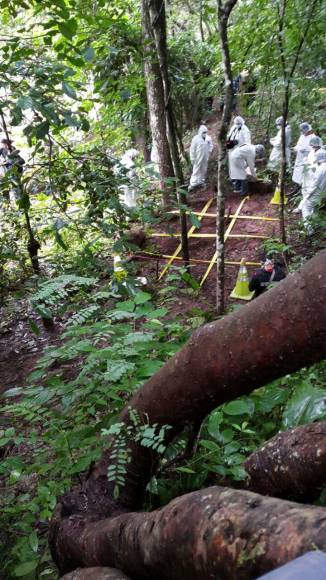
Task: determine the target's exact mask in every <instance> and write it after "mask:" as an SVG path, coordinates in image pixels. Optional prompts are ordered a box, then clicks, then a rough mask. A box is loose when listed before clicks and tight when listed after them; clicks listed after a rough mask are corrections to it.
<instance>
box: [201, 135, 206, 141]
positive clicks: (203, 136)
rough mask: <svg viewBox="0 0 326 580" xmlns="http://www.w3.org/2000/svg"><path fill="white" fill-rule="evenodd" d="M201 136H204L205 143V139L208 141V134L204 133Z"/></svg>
mask: <svg viewBox="0 0 326 580" xmlns="http://www.w3.org/2000/svg"><path fill="white" fill-rule="evenodd" d="M201 136H202V138H203V139H204V141H205V139H206V136H207V133H202V134H201Z"/></svg>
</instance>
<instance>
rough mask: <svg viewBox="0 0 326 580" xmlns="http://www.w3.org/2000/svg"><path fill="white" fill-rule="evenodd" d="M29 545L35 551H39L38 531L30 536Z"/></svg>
mask: <svg viewBox="0 0 326 580" xmlns="http://www.w3.org/2000/svg"><path fill="white" fill-rule="evenodd" d="M28 541H29V545H30V547H31V548H32V550H33V552H37V549H38V537H37V533H36V532H32V533H31V534H30V535H29V538H28Z"/></svg>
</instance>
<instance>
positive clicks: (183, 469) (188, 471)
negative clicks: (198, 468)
mask: <svg viewBox="0 0 326 580" xmlns="http://www.w3.org/2000/svg"><path fill="white" fill-rule="evenodd" d="M176 471H181V473H196V472H195V471H194V470H193V469H190V468H189V467H177V468H176Z"/></svg>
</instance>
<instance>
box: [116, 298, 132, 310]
mask: <svg viewBox="0 0 326 580" xmlns="http://www.w3.org/2000/svg"><path fill="white" fill-rule="evenodd" d="M116 309H117V310H123V311H125V312H133V311H134V309H135V302H134V301H133V300H125V301H124V302H119V303H118V304H117V305H116Z"/></svg>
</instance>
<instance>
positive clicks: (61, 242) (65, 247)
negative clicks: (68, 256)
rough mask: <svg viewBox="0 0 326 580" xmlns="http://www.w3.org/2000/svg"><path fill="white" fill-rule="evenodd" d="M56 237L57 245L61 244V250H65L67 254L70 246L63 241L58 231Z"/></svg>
mask: <svg viewBox="0 0 326 580" xmlns="http://www.w3.org/2000/svg"><path fill="white" fill-rule="evenodd" d="M54 236H55V240H56V242H57V244H59V246H61V248H62V249H63V250H65V252H66V251H67V250H68V246H67V245H66V244H65V242H64V241H63V238H62V236H61V234H60V233H59V232H58V230H55V232H54Z"/></svg>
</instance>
